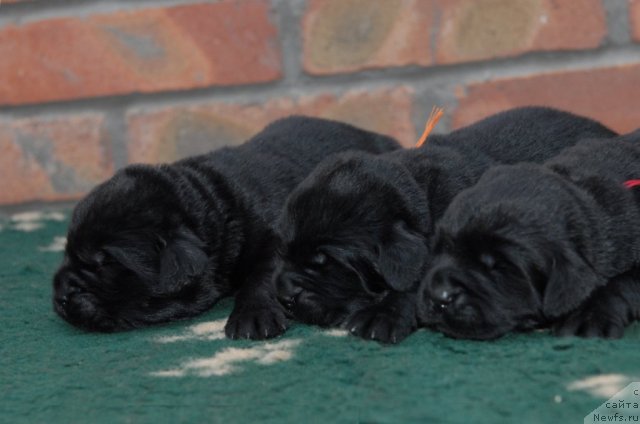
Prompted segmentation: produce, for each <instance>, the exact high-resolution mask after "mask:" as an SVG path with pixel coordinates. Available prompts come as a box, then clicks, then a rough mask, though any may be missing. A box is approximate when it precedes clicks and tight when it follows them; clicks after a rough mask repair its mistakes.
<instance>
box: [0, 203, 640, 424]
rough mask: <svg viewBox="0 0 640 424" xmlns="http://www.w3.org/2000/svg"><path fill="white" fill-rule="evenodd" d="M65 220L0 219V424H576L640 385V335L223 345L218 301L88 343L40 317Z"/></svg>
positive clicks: (330, 337) (311, 331)
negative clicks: (196, 314) (198, 313)
mask: <svg viewBox="0 0 640 424" xmlns="http://www.w3.org/2000/svg"><path fill="white" fill-rule="evenodd" d="M66 223H67V222H66V217H64V216H59V214H55V213H53V214H45V215H42V214H41V215H40V216H37V215H28V214H27V215H24V214H22V215H18V216H16V217H14V219H13V220H12V219H11V217H7V218H6V219H4V220H3V221H1V222H0V225H1V226H2V230H0V316H1V317H2V319H1V321H0V335H1V336H0V365H1V366H0V393H1V395H2V397H1V398H0V422H2V423H5V422H6V423H18V422H30V423H37V422H43V423H44V422H46V423H57V422H60V423H91V422H105V423H120V422H123V423H146V422H153V423H159V422H171V423H174V422H212V423H218V422H219V423H236V422H240V423H255V422H272V423H283V422H291V423H308V422H317V423H329V422H345V423H398V422H409V423H410V422H416V423H418V422H430V423H437V422H450V423H463V422H465V423H466V422H476V423H481V422H486V423H501V422H520V423H562V422H567V423H568V422H573V423H579V422H580V423H581V422H582V420H583V417H584V416H585V415H586V414H588V413H589V412H590V411H592V410H593V409H595V408H597V407H598V406H599V405H600V404H601V403H602V402H603V401H604V400H605V398H607V397H608V396H610V395H611V394H613V393H615V392H616V391H618V390H619V389H621V388H623V387H624V386H626V385H627V384H628V383H629V382H630V381H633V380H634V379H635V380H636V381H638V380H640V353H639V350H640V349H639V346H640V344H639V342H640V327H638V326H635V327H632V328H630V329H629V330H628V331H627V336H626V337H625V339H623V340H621V341H603V340H581V339H577V338H570V339H558V338H553V337H551V336H549V335H548V334H546V333H533V334H526V335H514V336H509V337H506V338H504V339H501V340H499V341H497V342H470V341H457V340H452V339H448V338H445V337H443V336H441V335H439V334H433V333H429V332H426V331H420V332H418V333H416V334H414V335H413V336H412V337H410V338H409V339H407V340H406V341H404V342H403V343H401V344H399V345H397V346H382V345H379V344H377V343H372V342H365V341H362V340H358V339H355V338H352V337H347V336H345V335H344V333H342V332H340V331H324V330H321V329H318V328H312V327H306V326H303V325H294V326H293V327H292V328H291V329H290V330H289V332H288V333H287V334H286V336H285V337H282V338H279V339H276V340H273V341H270V342H267V343H262V342H249V341H229V340H226V339H224V338H222V332H221V329H222V325H223V322H224V318H225V317H226V316H227V314H228V313H229V311H230V308H231V302H230V301H227V302H223V303H222V304H221V305H219V306H218V307H216V308H214V310H212V311H211V312H209V313H207V314H205V315H204V316H202V317H200V318H199V319H197V320H192V321H185V322H179V323H174V324H172V325H167V326H163V327H157V328H152V329H146V330H139V331H133V332H127V333H120V334H113V335H104V334H87V333H84V332H82V331H79V330H76V329H75V328H72V327H71V326H69V325H67V324H66V323H64V322H63V321H62V320H60V319H58V318H57V317H56V316H55V315H54V313H53V311H52V308H51V300H50V295H51V275H52V273H53V271H54V270H55V268H56V266H57V264H58V262H59V260H60V258H61V252H60V251H59V249H60V245H61V243H60V242H61V240H60V239H56V237H61V236H64V234H65V229H66ZM38 227H39V228H38Z"/></svg>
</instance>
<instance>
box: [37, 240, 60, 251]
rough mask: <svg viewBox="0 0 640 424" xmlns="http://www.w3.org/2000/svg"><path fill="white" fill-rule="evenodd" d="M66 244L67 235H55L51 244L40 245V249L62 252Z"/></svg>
mask: <svg viewBox="0 0 640 424" xmlns="http://www.w3.org/2000/svg"><path fill="white" fill-rule="evenodd" d="M66 245H67V238H66V237H54V238H53V241H52V242H51V244H50V245H49V246H40V247H38V250H39V251H41V252H62V251H63V250H64V247H65V246H66Z"/></svg>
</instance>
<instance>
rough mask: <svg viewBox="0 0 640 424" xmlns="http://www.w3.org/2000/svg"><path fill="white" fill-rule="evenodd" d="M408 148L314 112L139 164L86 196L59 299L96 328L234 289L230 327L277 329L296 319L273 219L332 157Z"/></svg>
mask: <svg viewBox="0 0 640 424" xmlns="http://www.w3.org/2000/svg"><path fill="white" fill-rule="evenodd" d="M397 148H399V145H398V144H397V143H396V142H395V141H394V140H392V139H391V138H389V137H385V136H381V135H378V134H374V133H371V132H367V131H363V130H360V129H357V128H355V127H352V126H350V125H346V124H342V123H338V122H333V121H327V120H323V119H314V118H306V117H291V118H287V119H282V120H280V121H277V122H275V123H273V124H271V125H269V126H268V127H267V128H265V129H264V130H263V131H262V132H260V133H259V134H257V135H256V136H255V137H253V138H252V139H251V140H249V141H248V142H247V143H245V144H243V145H241V146H239V147H233V148H223V149H220V150H218V151H215V152H213V153H210V154H206V155H202V156H198V157H193V158H189V159H185V160H182V161H179V162H176V163H174V164H171V165H159V166H149V165H132V166H129V167H127V168H124V169H123V170H121V171H119V172H118V173H117V174H116V175H115V176H114V177H113V178H111V179H110V180H108V181H107V182H105V183H103V184H101V185H100V186H98V187H97V188H96V189H94V190H93V191H92V192H91V193H89V195H87V197H86V198H84V199H83V200H82V201H81V202H80V203H79V204H78V206H77V207H76V209H75V211H74V213H73V217H72V221H71V225H70V228H69V233H68V237H67V247H66V252H65V257H64V261H63V263H62V266H61V267H60V269H59V271H58V272H57V274H56V275H55V277H54V295H53V303H54V308H55V311H56V312H57V313H58V314H59V315H60V316H62V317H63V318H64V319H66V320H67V321H69V322H70V323H72V324H74V325H76V326H79V327H82V328H85V329H88V330H97V331H115V330H121V329H127V328H133V327H142V326H147V325H150V324H156V323H161V322H166V321H173V320H177V319H180V318H185V317H191V316H194V315H197V314H199V313H201V312H203V311H205V310H207V309H209V308H210V307H211V306H213V304H214V303H216V301H217V300H218V299H220V298H221V297H223V296H228V295H231V294H234V293H235V294H236V304H235V308H234V309H233V312H232V314H231V316H230V318H229V321H228V323H227V326H226V328H225V331H226V334H227V335H228V336H229V337H232V338H238V337H248V338H255V339H261V338H266V337H273V336H276V335H278V334H280V333H282V332H283V331H284V329H285V323H286V319H285V316H284V313H283V311H282V308H281V306H280V305H279V304H278V302H277V300H276V297H275V293H273V291H272V290H270V289H271V285H269V284H264V282H265V281H267V280H269V279H270V278H271V275H272V273H273V266H274V265H273V261H274V256H275V253H276V249H277V240H276V237H275V232H274V226H275V224H274V222H275V221H276V218H277V216H278V214H279V212H280V210H281V208H282V205H283V204H284V201H285V198H286V196H287V195H288V194H289V192H291V190H293V188H294V187H295V186H296V185H297V184H298V183H299V182H300V181H301V180H302V179H303V178H304V177H305V176H306V175H307V174H309V172H311V170H312V169H313V168H314V167H315V166H316V164H317V163H318V162H320V161H321V160H322V159H323V158H325V157H327V156H329V155H331V154H334V153H337V152H344V151H346V150H362V151H367V152H371V153H381V152H388V151H391V150H395V149H397Z"/></svg>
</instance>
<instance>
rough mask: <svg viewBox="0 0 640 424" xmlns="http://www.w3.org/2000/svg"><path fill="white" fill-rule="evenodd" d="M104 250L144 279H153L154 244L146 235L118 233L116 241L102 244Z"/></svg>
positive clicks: (155, 262) (155, 272) (155, 263)
mask: <svg viewBox="0 0 640 424" xmlns="http://www.w3.org/2000/svg"><path fill="white" fill-rule="evenodd" d="M104 251H105V252H107V253H108V254H109V255H110V256H111V257H112V258H113V259H115V260H116V261H118V262H119V263H120V264H121V265H122V266H124V267H125V268H127V269H129V270H130V271H132V272H133V273H134V274H136V275H137V276H138V277H140V278H142V279H144V280H153V279H154V278H155V277H156V275H157V263H158V262H157V251H156V246H155V244H154V243H153V241H152V240H151V239H149V238H148V237H141V236H140V235H137V234H126V235H120V236H119V237H118V239H117V240H116V241H114V242H112V243H109V244H108V245H106V246H104Z"/></svg>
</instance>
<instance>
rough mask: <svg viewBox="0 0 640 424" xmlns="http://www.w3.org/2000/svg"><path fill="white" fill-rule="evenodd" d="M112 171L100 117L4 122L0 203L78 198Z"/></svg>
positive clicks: (0, 148) (1, 124)
mask: <svg viewBox="0 0 640 424" xmlns="http://www.w3.org/2000/svg"><path fill="white" fill-rule="evenodd" d="M113 169H114V167H113V162H112V160H111V149H110V143H109V140H108V137H107V136H106V132H105V130H104V118H103V116H102V115H98V114H87V115H80V116H73V117H59V118H54V119H48V120H44V119H40V118H28V119H20V120H14V121H0V181H2V182H3V186H2V190H0V204H14V203H21V202H27V201H36V200H47V201H48V200H69V199H77V198H79V197H80V196H82V195H83V194H85V193H86V192H87V191H88V190H89V189H91V188H92V187H93V186H94V185H96V184H97V183H99V182H101V181H103V180H105V179H106V178H108V177H109V176H110V175H111V174H112V173H113Z"/></svg>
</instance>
